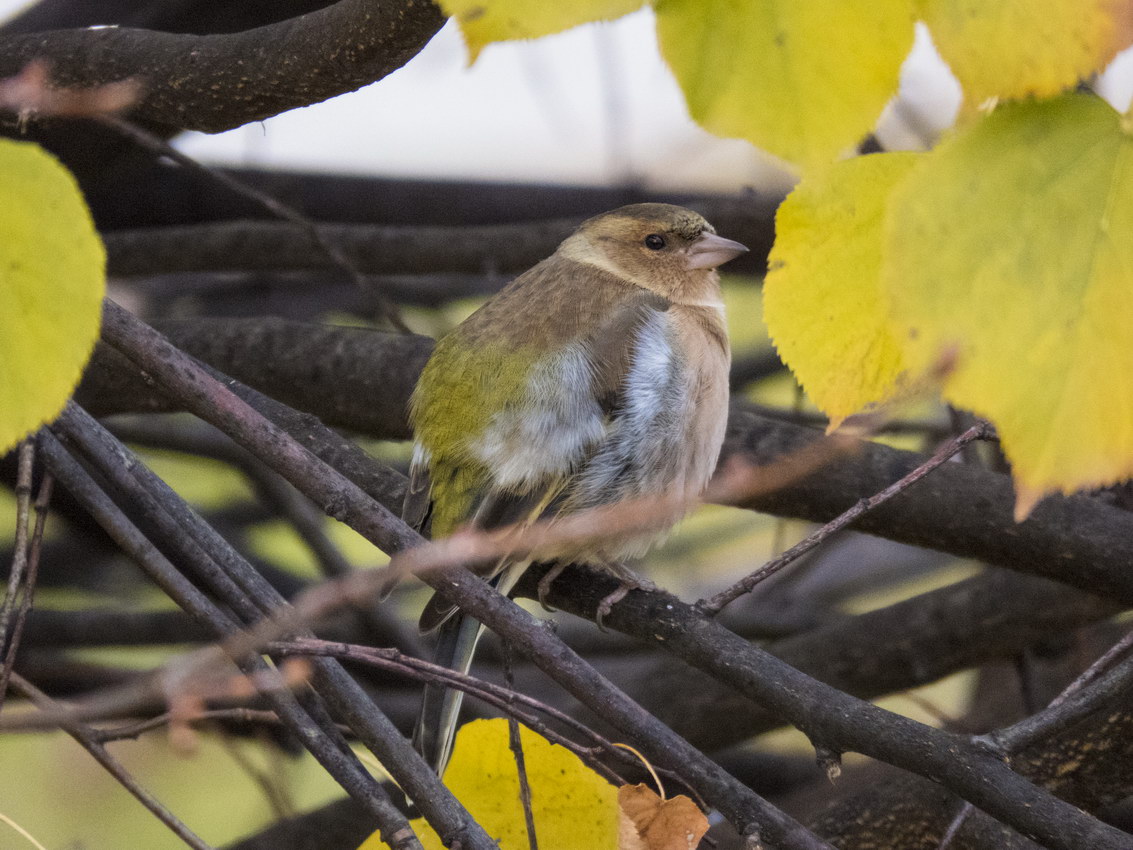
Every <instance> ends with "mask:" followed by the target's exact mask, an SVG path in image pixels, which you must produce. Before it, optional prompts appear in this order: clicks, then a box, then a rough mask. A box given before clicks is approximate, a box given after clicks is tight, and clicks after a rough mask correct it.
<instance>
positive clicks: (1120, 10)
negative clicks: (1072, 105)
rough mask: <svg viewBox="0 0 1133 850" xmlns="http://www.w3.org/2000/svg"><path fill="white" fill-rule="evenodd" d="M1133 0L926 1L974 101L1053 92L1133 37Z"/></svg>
mask: <svg viewBox="0 0 1133 850" xmlns="http://www.w3.org/2000/svg"><path fill="white" fill-rule="evenodd" d="M1131 7H1133V4H1131V3H1130V0H1041V2H1036V0H994V2H991V0H926V2H925V3H924V7H923V15H924V20H925V23H926V24H928V28H929V31H930V32H931V33H932V39H933V42H934V43H935V44H936V47H937V50H939V51H940V55H941V56H942V57H944V60H945V61H946V62H948V64H949V66H950V67H951V68H952V72H953V73H954V74H955V75H956V77H957V78H958V79H959V80H960V85H961V86H962V87H963V89H964V94H965V96H966V98H967V101H968V103H969V105H971V106H979V105H980V104H982V103H984V102H985V101H987V100H988V99H989V98H1022V97H1028V96H1035V97H1049V96H1050V95H1054V94H1058V93H1059V92H1061V91H1064V90H1066V89H1068V88H1070V87H1071V86H1073V85H1075V84H1076V83H1077V82H1078V81H1079V80H1082V79H1084V78H1085V77H1087V76H1089V75H1090V74H1092V73H1094V72H1095V71H1100V70H1101V69H1102V68H1104V67H1105V66H1106V64H1108V63H1109V61H1110V60H1111V59H1113V57H1114V56H1115V55H1116V54H1117V52H1118V51H1119V50H1121V49H1122V48H1124V47H1126V46H1128V45H1129V43H1130V41H1133V14H1131V13H1133V8H1131Z"/></svg>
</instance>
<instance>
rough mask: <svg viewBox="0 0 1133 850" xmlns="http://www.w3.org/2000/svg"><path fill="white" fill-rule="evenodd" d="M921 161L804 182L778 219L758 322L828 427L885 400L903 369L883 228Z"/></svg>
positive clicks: (890, 158)
mask: <svg viewBox="0 0 1133 850" xmlns="http://www.w3.org/2000/svg"><path fill="white" fill-rule="evenodd" d="M919 156H920V155H918V154H907V153H890V154H875V155H871V156H863V157H857V158H856V159H852V160H847V161H845V162H840V163H837V164H835V165H834V166H832V167H831V168H829V169H827V170H826V171H824V172H820V173H819V174H818V175H816V176H815V177H814V178H804V179H803V181H802V182H801V183H799V185H798V186H796V187H795V190H794V191H793V192H791V194H790V195H789V196H788V197H787V199H786V200H785V201H784V202H783V204H782V205H781V206H780V207H779V211H778V213H777V214H776V216H775V247H774V248H773V249H772V251H771V257H770V267H771V270H770V271H769V272H768V274H767V279H766V281H765V282H764V286H763V318H764V321H765V322H766V323H767V329H768V331H769V332H770V334H771V339H772V341H773V342H774V343H775V347H776V349H777V350H778V352H779V356H780V357H782V359H783V362H785V363H786V364H787V365H788V366H790V367H791V370H792V371H793V372H794V373H795V376H796V377H797V378H798V380H799V383H800V384H802V386H803V388H804V389H805V390H806V391H807V394H808V395H809V396H810V398H811V400H812V401H813V402H814V403H815V404H816V405H818V407H819V408H820V409H821V410H822V411H823V412H824V413H825V414H826V415H827V416H829V417H830V420H831V422H830V424H831V427H836V426H837V425H838V424H839V423H841V421H842V420H843V419H845V418H846V417H847V416H849V415H850V414H852V413H856V412H857V411H859V410H861V409H862V408H863V407H865V406H866V405H868V404H872V403H875V402H880V401H883V400H885V399H886V398H888V397H889V396H890V395H891V394H892V392H893V391H894V389H895V386H896V382H897V378H898V376H899V375H900V374H901V372H902V370H903V368H904V366H903V360H902V357H901V351H900V346H899V341H898V340H897V339H896V338H895V337H894V336H893V332H892V330H891V326H890V320H889V308H888V302H887V298H886V296H885V293H884V291H883V290H882V287H881V280H880V275H881V251H882V221H883V216H884V213H885V208H886V203H887V201H888V199H889V195H890V192H891V191H892V189H893V187H894V186H895V185H897V184H898V183H899V182H900V181H901V180H902V179H903V178H904V177H905V175H906V174H908V172H909V169H910V168H911V167H912V165H913V164H914V163H916V162H917V161H918V159H919Z"/></svg>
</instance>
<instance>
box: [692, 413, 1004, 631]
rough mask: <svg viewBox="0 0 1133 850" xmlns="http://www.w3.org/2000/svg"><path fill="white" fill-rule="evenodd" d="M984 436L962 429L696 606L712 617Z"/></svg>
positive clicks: (981, 428) (978, 428) (976, 429)
mask: <svg viewBox="0 0 1133 850" xmlns="http://www.w3.org/2000/svg"><path fill="white" fill-rule="evenodd" d="M987 433H988V429H987V426H985V425H983V424H982V423H981V424H979V425H973V426H972V427H971V428H969V429H968V430H966V431H965V432H964V433H963V434H961V435H960V436H958V437H955V438H953V439H951V440H949V441H948V442H947V443H945V444H944V445H943V446H942V447H941V448H940V450H939V451H937V453H936V454H934V455H933V456H932V457H931V458H929V459H928V460H926V461H925V462H924V463H922V464H921V465H920V466H918V467H917V468H916V469H914V470H913V471H912V472H910V473H908V474H907V475H905V476H904V477H902V478H901V479H900V480H899V481H896V482H894V483H893V484H891V485H890V486H888V487H886V488H885V489H884V490H882V491H881V492H880V493H878V494H876V495H874V496H870V497H868V498H865V499H860V500H859V501H858V502H857V503H855V504H854V506H853V507H852V508H850V509H849V510H847V511H845V512H843V513H842V514H841V515H840V516H838V517H835V518H834V519H832V520H831V521H830V522H828V523H826V524H825V525H823V526H822V527H821V528H819V529H818V530H816V531H815V532H813V533H812V534H810V535H808V536H807V537H806V538H805V539H803V540H801V541H799V542H798V543H796V544H795V545H794V546H792V547H791V548H790V549H788V550H787V551H786V552H784V553H783V554H782V555H780V556H779V557H777V558H773V559H772V560H770V561H768V562H767V563H766V564H764V565H763V566H762V567H760V568H759V569H758V570H756V571H755V572H753V573H751V574H749V575H747V576H745V577H744V578H743V579H741V580H740V581H738V582H736V583H735V584H734V585H732V586H731V587H729V588H727V589H726V590H722V591H720V592H719V593H717V594H716V595H715V596H712V597H710V598H708V599H702V600H701V601H700V602H698V603H696V607H697V608H698V609H699V610H700V611H702V612H704V613H705V614H710V615H715V614H718V613H720V611H721V610H723V608H724V607H725V606H727V605H728V604H730V603H732V602H734V601H735V600H736V599H739V598H740V597H741V596H743V595H744V594H745V593H750V592H751V591H752V589H753V588H754V587H755V586H756V585H757V584H759V583H760V582H761V581H763V580H764V579H767V578H770V577H771V576H773V575H775V573H777V572H779V570H781V569H783V568H784V567H786V566H788V565H789V564H791V563H793V562H794V561H796V560H797V559H798V558H800V557H802V556H803V555H804V554H806V553H807V552H809V551H810V550H811V549H814V548H815V547H816V546H818V545H820V544H821V543H823V542H825V541H826V540H828V539H829V538H830V537H831V536H833V535H834V534H837V533H838V532H839V531H841V530H842V529H844V528H846V527H847V526H848V525H850V523H852V522H854V520H856V519H858V518H859V517H861V516H862V515H864V514H866V513H868V512H869V511H871V510H873V509H874V508H876V507H878V506H879V505H882V504H884V503H885V502H887V501H889V500H890V499H892V498H893V497H894V496H896V495H898V494H899V493H902V492H904V491H905V490H906V489H908V488H909V487H911V486H912V485H914V484H916V483H917V482H918V481H920V480H921V479H923V478H924V477H925V476H926V475H928V474H929V473H930V472H932V471H933V470H934V469H936V468H937V467H939V466H940V465H941V464H944V463H946V462H947V461H948V460H949V459H951V458H952V456H953V455H955V454H956V453H957V452H959V451H960V450H961V449H963V448H964V446H966V445H968V444H969V443H971V442H974V441H975V440H981V439H983V438H984V437H985V436H986V435H987Z"/></svg>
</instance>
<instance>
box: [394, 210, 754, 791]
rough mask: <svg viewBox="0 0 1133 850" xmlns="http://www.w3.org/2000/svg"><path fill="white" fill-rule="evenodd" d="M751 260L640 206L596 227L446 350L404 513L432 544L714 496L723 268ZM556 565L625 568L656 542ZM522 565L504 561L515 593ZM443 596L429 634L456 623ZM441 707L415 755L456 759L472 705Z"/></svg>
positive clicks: (723, 357)
mask: <svg viewBox="0 0 1133 850" xmlns="http://www.w3.org/2000/svg"><path fill="white" fill-rule="evenodd" d="M744 250H746V249H745V248H744V247H743V246H742V245H739V243H736V242H731V241H730V240H727V239H722V238H721V237H719V236H716V235H715V233H714V231H713V230H712V228H711V226H710V225H709V224H708V222H706V221H705V220H704V219H703V218H702V217H701V216H699V215H697V214H696V213H694V212H692V211H690V210H686V209H682V208H680V207H674V206H670V205H668V204H636V205H633V206H629V207H622V208H621V209H618V210H614V211H612V212H609V213H605V214H603V215H600V216H595V217H594V218H592V219H589V220H587V221H586V222H584V223H583V224H582V225H581V226H580V227H579V228H578V230H577V231H575V233H574V234H572V235H571V236H570V237H568V238H567V239H566V240H565V241H564V242H563V243H562V244H561V245H560V246H559V248H558V250H557V251H556V252H555V253H554V254H553V255H552V256H550V257H548V258H547V259H546V260H544V261H542V262H541V263H539V264H537V265H536V266H534V267H533V268H532V269H530V270H529V271H527V272H525V273H524V274H522V275H521V276H519V277H518V278H516V279H515V280H514V281H512V282H511V283H510V284H509V285H508V286H506V287H505V288H504V289H503V290H501V292H500V293H499V294H497V295H496V296H494V297H493V298H492V299H490V300H489V301H488V302H487V303H486V304H484V306H483V307H481V308H480V309H479V310H477V311H476V312H475V313H474V314H473V315H472V316H470V317H469V318H468V319H467V320H465V321H464V322H463V323H462V324H460V325H459V326H458V327H457V328H456V329H455V330H453V331H452V332H451V333H450V334H448V335H447V336H446V337H445V338H444V339H442V340H441V341H440V342H439V343H438V344H437V347H436V349H435V351H434V353H433V355H432V357H431V358H430V360H429V362H428V363H427V364H426V366H425V369H424V370H423V372H422V375H421V378H420V381H419V383H418V385H417V388H416V390H415V392H414V394H413V399H412V403H411V411H410V414H411V422H412V424H413V428H414V434H415V438H416V446H415V452H414V459H413V463H412V466H411V472H410V479H411V480H410V488H409V493H408V495H407V497H406V504H405V510H404V514H405V517H406V519H407V521H409V522H411V523H413V524H415V525H416V526H418V527H422V526H423V525H424V524H425V523H426V521H428V522H429V523H430V524H431V530H432V534H433V536H435V537H436V536H443V535H446V534H450V533H451V532H452V531H454V530H455V529H456V528H458V527H459V526H461V525H463V524H471V525H473V526H477V527H482V528H491V527H496V526H500V525H504V524H509V523H516V522H518V523H524V522H531V521H534V520H536V519H539V518H540V517H543V516H554V515H556V514H559V513H563V512H573V511H579V510H584V509H586V508H589V507H593V506H596V505H601V504H611V503H614V502H617V501H620V500H622V499H627V498H634V497H639V496H647V495H660V494H662V493H666V492H670V491H674V490H676V491H678V492H681V493H683V494H686V495H689V496H695V495H697V494H699V492H700V491H701V490H703V488H704V486H705V485H706V484H707V481H708V478H709V477H710V475H711V473H712V470H713V467H714V466H715V462H716V458H717V455H718V453H719V449H720V443H721V441H722V439H723V433H724V424H725V419H726V413H727V396H728V392H727V377H728V362H729V354H728V343H727V334H726V330H725V326H724V322H723V306H722V303H721V301H720V293H719V283H718V277H717V274H716V272H715V268H716V266H718V265H720V264H721V263H723V262H726V261H727V260H728V259H731V258H732V257H735V256H737V255H738V254H739V253H742V252H743V251H744ZM656 537H657V535H656V534H651V535H649V536H648V537H642V536H640V535H639V536H637V537H630V538H627V539H625V540H620V541H612V542H611V541H607V542H605V543H603V544H602V545H601V546H590V545H580V546H579V547H578V548H577V549H573V550H568V551H562V552H556V553H555V554H556V556H557V557H561V558H564V559H565V558H570V559H576V560H586V561H589V562H591V563H596V564H598V565H602V564H607V565H612V564H614V563H615V562H617V561H620V560H622V559H625V558H627V557H633V556H635V555H638V554H641V553H642V552H644V551H645V549H647V548H648V547H649V546H650V545H651V544H652V543H653V542H654V540H655V539H656ZM524 566H525V565H522V564H519V565H517V564H508V563H501V564H498V565H495V567H494V569H493V570H492V571H491V573H490V574H489V575H496V576H499V578H498V581H499V585H500V589H501V591H503V592H508V591H509V590H510V589H511V586H512V585H513V584H514V582H515V581H516V580H517V579H518V575H519V573H520V572H521V571H522V569H523V567H524ZM452 610H453V609H452V606H451V605H449V604H448V603H447V602H445V601H444V600H443V599H441V598H439V597H434V601H433V602H432V603H430V605H429V606H428V608H426V611H425V613H424V614H423V615H422V626H423V628H434V627H436V626H437V625H439V624H442V623H445V621H446V619H447V618H448V617H449V615H450V613H451V611H452ZM444 628H445V630H447V634H445V635H442V638H441V644H442V649H441V653H442V654H444V655H447V656H455V658H449V657H445V658H443V659H440V658H439V659H438V660H440V661H443V662H444V663H450V662H452V661H454V660H455V661H457V662H458V663H459V665H460V668H461V669H464V670H467V665H468V661H469V660H470V658H471V653H472V650H473V648H474V647H475V643H476V639H477V637H478V634H479V630H478V627H477V626H476V624H474V623H471V622H469V623H466V624H463V625H462V623H461V621H460V620H459V618H457V619H456V620H455V621H453V622H450V623H446V624H445V627H444ZM436 695H437V694H436V691H435V689H434V691H433V697H434V699H433V700H432V705H430V700H429V692H427V694H426V707H425V708H424V709H423V713H422V722H421V723H420V724H419V728H418V741H419V743H420V744H421V745H422V746H423V748H424V749H426V750H428V751H430V752H429V755H430V757H431V758H433V760H434V763H435V765H436V766H437V768H438V769H440V768H442V767H443V765H444V762H445V761H446V760H447V755H448V748H449V745H450V743H451V731H452V730H451V728H450V727H452V726H453V725H454V724H455V719H456V708H457V707H458V706H459V697H458V696H455V695H448V696H446V697H445V698H444V700H443V701H442V702H443V707H442V702H438V701H437V700H436V699H435V697H436Z"/></svg>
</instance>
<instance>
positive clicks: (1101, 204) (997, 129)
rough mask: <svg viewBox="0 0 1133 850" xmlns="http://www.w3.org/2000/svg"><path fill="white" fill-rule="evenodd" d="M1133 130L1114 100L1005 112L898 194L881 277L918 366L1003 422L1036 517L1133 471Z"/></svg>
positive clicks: (942, 153)
mask: <svg viewBox="0 0 1133 850" xmlns="http://www.w3.org/2000/svg"><path fill="white" fill-rule="evenodd" d="M1130 233H1133V138H1131V137H1130V134H1129V132H1128V129H1127V128H1126V127H1123V126H1122V120H1121V117H1120V116H1119V115H1117V113H1115V112H1114V111H1113V109H1111V108H1110V107H1109V106H1108V105H1107V104H1106V103H1105V102H1104V101H1102V100H1101V99H1099V98H1097V97H1094V96H1090V95H1080V94H1070V95H1063V96H1061V97H1058V98H1055V99H1053V100H1049V101H1044V102H1034V103H1016V104H1009V105H1007V106H1004V107H1002V108H1000V109H998V110H997V111H995V112H994V113H992V114H991V115H989V116H987V117H986V118H985V119H984V120H982V121H980V122H979V123H978V124H975V125H973V126H972V127H970V128H969V129H968V130H966V131H965V132H963V133H961V134H958V135H956V136H954V137H953V138H951V139H950V140H948V141H947V142H945V143H944V144H943V145H942V146H941V147H940V148H939V149H938V150H937V151H936V152H934V153H933V154H931V155H928V156H925V157H923V158H922V159H921V161H920V163H919V165H918V166H917V167H916V168H914V169H913V171H912V172H911V173H910V174H909V176H908V177H907V178H906V179H905V180H904V181H903V182H902V183H901V184H900V185H899V186H897V188H896V189H895V190H894V193H893V196H892V200H891V204H890V210H889V214H888V217H887V221H886V262H885V264H884V266H883V270H882V275H883V280H884V283H885V285H886V288H887V290H888V292H889V296H890V299H891V303H892V306H893V310H894V318H895V319H896V321H897V322H898V326H899V328H900V329H901V334H902V337H903V339H904V340H905V342H906V344H905V346H904V351H905V357H906V359H907V361H906V362H907V364H908V366H909V368H910V370H911V371H913V372H914V374H916V373H919V372H923V371H926V370H931V369H932V366H933V364H934V363H940V362H942V361H947V362H954V363H955V366H954V368H953V369H952V370H951V371H950V372H949V374H948V375H947V377H946V379H945V384H944V394H945V396H946V397H947V398H948V399H949V400H950V401H952V402H953V403H955V404H956V405H959V406H961V407H965V408H969V409H971V410H974V411H975V412H976V413H978V414H980V415H982V416H986V417H987V418H988V419H990V420H991V421H992V422H993V423H994V424H995V426H996V427H997V429H998V430H999V434H1000V437H1001V439H1002V445H1003V449H1004V451H1005V453H1006V454H1007V457H1008V458H1009V459H1010V461H1011V463H1012V468H1013V471H1014V475H1015V479H1016V488H1017V491H1018V493H1019V501H1018V503H1017V508H1016V511H1017V515H1020V516H1022V515H1025V514H1026V513H1027V511H1028V510H1029V509H1030V507H1031V506H1032V505H1033V504H1034V503H1035V501H1037V499H1038V498H1040V497H1041V496H1042V495H1043V494H1044V493H1048V492H1052V491H1062V492H1070V491H1073V490H1076V489H1080V488H1083V487H1094V486H1101V485H1105V484H1110V483H1113V482H1115V481H1118V480H1121V479H1124V478H1128V477H1130V476H1131V475H1133V333H1130V329H1129V322H1130V317H1131V316H1133V239H1130V238H1129V234H1130Z"/></svg>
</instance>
